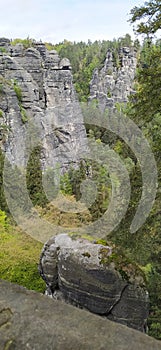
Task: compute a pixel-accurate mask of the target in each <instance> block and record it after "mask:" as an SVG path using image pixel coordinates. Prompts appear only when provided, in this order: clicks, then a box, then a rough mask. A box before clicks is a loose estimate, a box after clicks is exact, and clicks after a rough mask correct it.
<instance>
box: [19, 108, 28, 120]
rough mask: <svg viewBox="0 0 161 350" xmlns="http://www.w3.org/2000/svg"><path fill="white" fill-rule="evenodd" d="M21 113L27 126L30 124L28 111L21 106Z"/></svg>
mask: <svg viewBox="0 0 161 350" xmlns="http://www.w3.org/2000/svg"><path fill="white" fill-rule="evenodd" d="M20 113H21V120H22V123H23V124H25V123H27V122H28V116H27V114H26V110H25V109H24V108H23V107H22V105H20Z"/></svg>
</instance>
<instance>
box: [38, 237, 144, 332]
mask: <svg viewBox="0 0 161 350" xmlns="http://www.w3.org/2000/svg"><path fill="white" fill-rule="evenodd" d="M39 270H40V274H41V276H42V278H43V279H44V280H45V282H46V287H47V289H46V294H47V295H51V296H52V297H53V298H55V299H61V300H64V301H66V302H67V303H71V304H73V305H75V306H77V307H79V308H85V309H88V310H89V311H91V312H93V313H96V314H99V315H101V316H102V317H104V318H108V319H110V320H112V321H116V322H119V323H122V324H124V325H127V326H129V327H132V328H135V329H137V330H140V331H143V332H145V331H146V320H147V317H148V292H147V290H146V287H145V282H144V276H143V274H142V271H141V270H140V268H139V267H138V266H137V265H135V264H132V263H131V262H130V261H129V260H128V259H127V258H126V257H125V256H123V255H122V253H120V252H119V251H117V250H116V248H114V249H112V248H111V247H109V246H104V245H102V244H94V243H91V242H89V241H88V240H85V239H80V238H79V239H75V240H74V239H73V238H71V237H69V236H68V235H67V234H60V235H58V236H56V237H53V238H51V239H50V240H49V241H48V242H47V243H46V244H45V246H44V249H43V251H42V254H41V258H40V265H39Z"/></svg>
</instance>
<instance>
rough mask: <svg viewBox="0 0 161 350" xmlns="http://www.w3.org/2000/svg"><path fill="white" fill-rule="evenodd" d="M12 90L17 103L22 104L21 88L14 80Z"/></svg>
mask: <svg viewBox="0 0 161 350" xmlns="http://www.w3.org/2000/svg"><path fill="white" fill-rule="evenodd" d="M13 88H14V91H15V93H16V96H17V99H18V101H19V103H21V102H22V90H21V88H20V86H19V85H18V83H17V81H16V80H14V83H13Z"/></svg>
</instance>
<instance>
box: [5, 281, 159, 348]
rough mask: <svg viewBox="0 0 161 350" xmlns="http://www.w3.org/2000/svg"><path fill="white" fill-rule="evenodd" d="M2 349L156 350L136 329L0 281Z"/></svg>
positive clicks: (157, 342) (156, 346)
mask: <svg viewBox="0 0 161 350" xmlns="http://www.w3.org/2000/svg"><path fill="white" fill-rule="evenodd" d="M0 290H1V293H0V349H2V350H6V349H8V350H27V349H28V350H44V349H45V350H74V349H79V350H98V349H99V350H100V349H101V350H107V349H109V350H116V349H117V350H136V349H137V350H160V349H161V343H160V342H159V341H157V340H155V339H153V338H150V337H148V336H147V335H144V334H142V333H140V332H137V331H136V330H133V329H130V328H127V327H125V326H123V325H119V324H117V323H113V322H111V321H109V320H107V319H104V318H101V317H99V316H96V315H93V314H91V313H89V312H87V311H85V310H80V309H78V308H75V307H73V306H71V305H67V304H65V303H64V302H61V301H55V300H51V299H50V298H49V297H47V296H44V295H41V294H38V293H36V292H33V291H28V290H27V289H25V288H23V287H20V286H18V285H15V284H12V283H9V282H6V281H2V280H1V281H0Z"/></svg>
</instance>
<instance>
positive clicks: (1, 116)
mask: <svg viewBox="0 0 161 350" xmlns="http://www.w3.org/2000/svg"><path fill="white" fill-rule="evenodd" d="M0 118H3V111H2V110H1V109H0Z"/></svg>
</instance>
